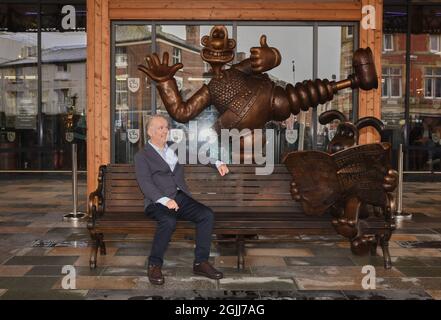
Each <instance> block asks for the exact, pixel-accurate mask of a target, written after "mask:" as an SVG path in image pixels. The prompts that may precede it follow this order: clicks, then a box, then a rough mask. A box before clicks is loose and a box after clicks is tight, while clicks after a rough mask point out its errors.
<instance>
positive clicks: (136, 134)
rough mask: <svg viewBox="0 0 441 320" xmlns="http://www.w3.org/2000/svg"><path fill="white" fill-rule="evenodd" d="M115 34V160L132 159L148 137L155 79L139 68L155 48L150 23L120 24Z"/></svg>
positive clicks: (113, 100)
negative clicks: (146, 123)
mask: <svg viewBox="0 0 441 320" xmlns="http://www.w3.org/2000/svg"><path fill="white" fill-rule="evenodd" d="M114 37H115V42H114V61H113V63H112V68H113V75H114V79H113V81H112V85H113V88H112V92H114V97H113V99H112V120H113V124H112V127H113V154H114V161H115V163H132V162H133V158H134V155H135V153H136V152H137V151H138V150H139V149H140V148H142V147H143V145H144V141H145V140H146V133H145V130H144V124H145V122H146V120H147V116H148V115H150V114H151V112H152V103H151V101H152V82H151V81H150V79H149V78H148V77H147V76H146V75H145V74H144V73H142V72H140V71H139V70H138V64H145V61H144V58H145V56H146V55H148V54H150V53H151V52H152V32H151V26H150V25H149V24H142V23H141V24H117V25H116V26H115V34H114Z"/></svg>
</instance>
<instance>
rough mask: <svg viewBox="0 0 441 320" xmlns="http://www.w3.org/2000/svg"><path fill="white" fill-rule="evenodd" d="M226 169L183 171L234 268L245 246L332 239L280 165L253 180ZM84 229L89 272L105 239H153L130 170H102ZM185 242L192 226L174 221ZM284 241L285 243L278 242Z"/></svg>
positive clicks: (244, 169)
mask: <svg viewBox="0 0 441 320" xmlns="http://www.w3.org/2000/svg"><path fill="white" fill-rule="evenodd" d="M229 169H230V173H229V174H228V175H226V176H224V177H221V176H219V174H218V172H217V171H216V170H215V169H213V168H210V167H208V166H203V165H186V166H185V178H186V181H187V184H188V186H189V188H190V191H191V192H192V194H193V197H194V198H195V199H196V200H198V201H200V202H202V203H204V204H205V205H207V206H209V207H210V208H211V209H212V210H213V211H214V213H215V226H214V231H213V233H214V234H215V235H216V237H214V239H213V241H217V242H224V241H234V242H235V244H236V247H237V267H238V268H243V267H244V266H245V261H244V253H245V242H248V241H282V240H289V239H290V240H291V241H292V240H293V238H294V237H295V236H299V235H329V234H332V235H336V231H335V230H334V228H333V227H332V225H331V219H332V217H331V216H330V215H326V214H325V215H323V216H321V217H316V216H306V215H305V214H304V213H303V211H302V208H301V206H300V204H299V203H297V202H295V201H294V200H292V198H291V194H290V193H289V186H290V182H291V176H290V174H289V173H288V171H287V170H286V168H285V166H284V165H276V166H275V168H274V172H273V173H272V174H271V175H256V174H255V166H253V165H229ZM87 226H88V229H89V231H90V235H91V238H92V241H93V246H92V251H91V256H90V267H91V268H95V267H96V265H97V253H98V250H99V252H100V254H101V255H105V254H106V246H105V242H104V237H105V235H108V234H111V233H113V234H121V233H124V234H129V235H132V234H133V235H135V234H137V235H139V234H143V235H145V239H148V238H152V237H153V234H154V232H155V229H156V222H155V221H153V220H151V219H149V218H148V217H147V216H146V215H145V214H144V200H143V195H142V193H141V191H140V189H139V187H138V184H137V181H136V178H135V169H134V166H133V165H127V164H110V165H107V166H101V167H100V170H99V176H98V188H97V190H96V191H94V192H92V193H91V194H90V196H89V221H88V224H87ZM384 228H385V224H384V220H381V219H375V218H374V219H373V220H369V221H364V222H363V229H364V230H366V231H367V232H372V234H376V233H377V232H384ZM250 235H257V237H256V236H254V237H253V236H250ZM188 236H190V237H191V236H194V225H193V224H192V223H191V222H186V221H178V223H177V227H176V231H175V234H174V237H173V239H172V241H173V240H177V239H180V240H182V239H185V237H188ZM283 236H285V237H286V238H285V239H281V237H283ZM343 239H345V238H343V237H342V240H343ZM115 240H118V241H121V240H122V241H128V240H130V239H127V238H125V239H115V238H114V237H113V238H112V241H115ZM136 240H139V238H138V237H137V238H136ZM106 241H109V240H108V238H106ZM375 249H376V248H375ZM348 250H349V249H348ZM374 251H376V250H374ZM385 256H386V255H385ZM386 258H387V259H389V260H390V257H385V259H386ZM389 262H390V261H389Z"/></svg>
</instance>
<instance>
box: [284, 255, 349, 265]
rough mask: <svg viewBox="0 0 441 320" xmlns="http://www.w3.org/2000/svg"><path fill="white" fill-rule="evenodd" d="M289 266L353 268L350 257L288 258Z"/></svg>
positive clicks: (286, 259)
mask: <svg viewBox="0 0 441 320" xmlns="http://www.w3.org/2000/svg"><path fill="white" fill-rule="evenodd" d="M285 261H286V264H287V265H288V266H353V265H354V262H353V261H352V260H351V259H350V258H349V257H321V256H314V257H286V258H285Z"/></svg>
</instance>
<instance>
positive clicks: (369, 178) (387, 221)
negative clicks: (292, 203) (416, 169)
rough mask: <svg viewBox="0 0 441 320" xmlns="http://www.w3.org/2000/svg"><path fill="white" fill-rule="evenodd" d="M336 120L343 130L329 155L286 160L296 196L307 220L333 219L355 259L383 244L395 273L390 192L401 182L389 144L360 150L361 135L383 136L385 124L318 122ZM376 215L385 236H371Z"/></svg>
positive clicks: (334, 115) (330, 115)
mask: <svg viewBox="0 0 441 320" xmlns="http://www.w3.org/2000/svg"><path fill="white" fill-rule="evenodd" d="M336 119H338V120H340V124H339V125H338V127H337V130H336V134H335V136H334V137H333V139H332V140H331V141H330V143H329V145H328V150H327V153H326V152H321V151H298V152H297V151H296V152H291V153H289V154H287V155H286V156H285V157H284V159H283V163H285V165H286V166H287V168H288V170H289V172H290V173H291V174H292V176H293V182H292V183H291V190H290V191H291V195H292V197H293V199H294V200H296V201H300V202H301V203H302V206H303V209H304V211H305V213H306V214H309V215H322V214H325V213H328V214H331V215H333V216H334V218H333V220H332V224H333V226H334V227H335V229H336V231H337V232H338V233H339V234H341V235H342V236H344V237H346V238H348V239H349V240H350V242H351V250H352V252H353V253H354V254H358V255H363V254H366V253H368V252H369V250H371V252H372V253H374V252H376V248H377V245H378V244H379V243H380V244H381V248H382V250H383V255H384V259H385V267H386V268H390V267H391V259H390V254H389V249H388V242H389V239H390V237H391V235H392V231H393V230H394V229H395V223H394V212H395V210H396V209H395V200H394V197H393V195H392V193H391V192H392V191H394V190H395V188H396V186H397V182H398V173H397V172H396V171H395V170H393V169H392V168H391V164H390V152H391V146H390V144H389V143H384V142H383V143H372V144H366V145H358V137H359V130H360V129H362V128H365V127H368V126H371V127H374V128H375V129H376V130H377V131H378V132H380V133H381V130H382V129H383V123H382V122H381V121H380V120H378V119H377V118H374V117H365V118H361V119H360V120H358V121H357V122H355V124H353V123H351V122H349V121H348V120H347V119H346V117H345V115H344V114H342V113H341V112H339V111H337V110H330V111H326V112H324V113H322V114H321V115H320V117H319V121H320V123H321V124H327V123H330V122H331V121H333V120H336ZM368 206H370V207H371V208H370V209H371V211H369V210H368V209H369V207H368ZM374 215H375V216H377V217H382V219H383V218H384V231H382V233H380V234H372V233H371V232H370V230H369V227H368V224H367V223H366V222H365V221H369V219H370V218H371V217H372V216H374ZM360 219H361V220H360ZM377 223H378V222H377Z"/></svg>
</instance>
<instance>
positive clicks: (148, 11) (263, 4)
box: [109, 0, 361, 21]
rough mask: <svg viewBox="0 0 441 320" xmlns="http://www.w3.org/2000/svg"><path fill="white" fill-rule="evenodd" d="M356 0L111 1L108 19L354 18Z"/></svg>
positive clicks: (357, 17)
mask: <svg viewBox="0 0 441 320" xmlns="http://www.w3.org/2000/svg"><path fill="white" fill-rule="evenodd" d="M360 7H361V1H360V0H346V1H342V0H337V1H312V2H310V1H293V0H284V1H283V0H282V1H281V0H276V1H263V0H254V1H251V0H224V1H201V0H190V1H182V2H180V1H157V0H150V1H149V0H147V1H139V0H128V1H125V0H112V1H111V2H110V5H109V17H110V19H124V20H143V19H145V20H274V21H280V20H297V21H305V20H310V21H325V20H334V21H335V20H338V21H358V20H360V17H361V12H360Z"/></svg>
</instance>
